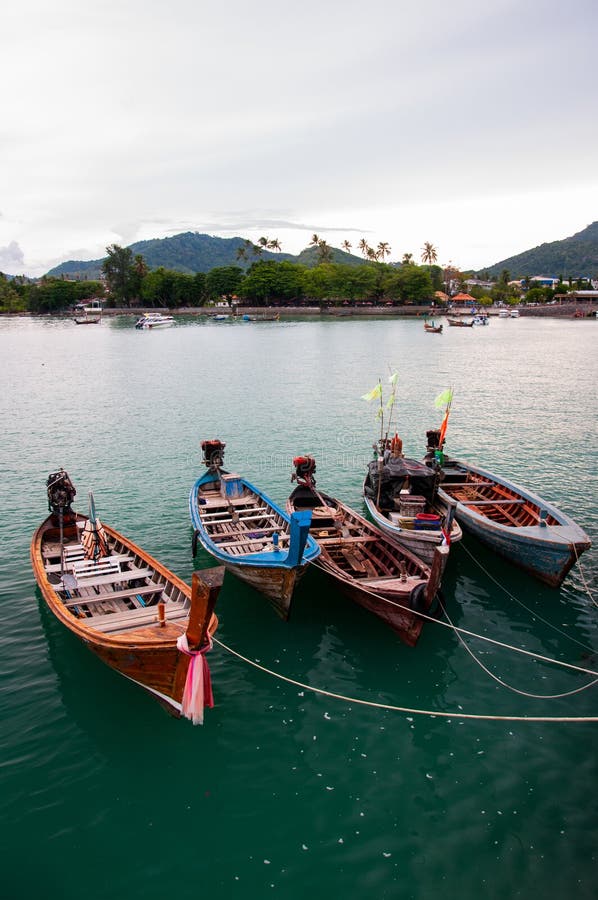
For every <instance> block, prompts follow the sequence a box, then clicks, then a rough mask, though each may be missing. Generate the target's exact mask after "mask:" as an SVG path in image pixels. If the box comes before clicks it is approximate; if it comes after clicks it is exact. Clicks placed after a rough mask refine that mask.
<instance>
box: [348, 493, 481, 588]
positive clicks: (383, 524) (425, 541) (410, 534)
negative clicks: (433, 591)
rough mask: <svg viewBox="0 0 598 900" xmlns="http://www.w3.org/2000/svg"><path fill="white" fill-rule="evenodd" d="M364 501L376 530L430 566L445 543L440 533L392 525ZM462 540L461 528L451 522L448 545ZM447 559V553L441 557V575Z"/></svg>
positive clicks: (366, 498)
mask: <svg viewBox="0 0 598 900" xmlns="http://www.w3.org/2000/svg"><path fill="white" fill-rule="evenodd" d="M364 501H365V505H366V506H367V509H368V512H369V514H370V516H371V517H372V519H373V521H374V522H375V523H376V525H377V526H378V528H380V529H382V531H383V532H384V533H385V534H388V535H389V536H390V537H391V538H393V539H394V540H395V541H397V543H399V544H401V546H402V547H405V548H406V549H407V550H411V552H412V553H415V555H416V556H418V557H419V558H420V559H421V560H423V562H425V563H426V564H427V565H428V566H431V565H432V562H433V560H434V553H435V551H436V547H440V546H441V545H442V544H443V543H444V542H445V537H444V534H442V532H437V531H435V532H426V531H415V530H409V529H406V528H401V527H400V526H398V525H393V523H392V522H390V521H389V520H388V519H387V518H386V516H383V515H382V514H381V513H380V512H379V511H378V509H377V508H376V505H375V503H374V502H373V500H371V499H370V498H369V497H367V496H364ZM462 538H463V532H462V531H461V527H460V526H459V524H458V523H457V522H453V524H452V527H451V534H450V545H452V544H455V543H457V542H458V541H460V540H461V539H462ZM448 557H449V554H448V553H447V554H445V555H443V557H442V572H443V573H444V570H445V568H446V564H447V561H448Z"/></svg>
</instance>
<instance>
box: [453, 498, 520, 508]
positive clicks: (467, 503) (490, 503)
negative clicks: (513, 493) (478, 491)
mask: <svg viewBox="0 0 598 900" xmlns="http://www.w3.org/2000/svg"><path fill="white" fill-rule="evenodd" d="M526 502H527V501H526V500H516V499H515V498H514V497H513V499H512V500H508V499H504V500H459V503H463V504H465V506H500V505H503V506H510V505H511V504H512V503H526Z"/></svg>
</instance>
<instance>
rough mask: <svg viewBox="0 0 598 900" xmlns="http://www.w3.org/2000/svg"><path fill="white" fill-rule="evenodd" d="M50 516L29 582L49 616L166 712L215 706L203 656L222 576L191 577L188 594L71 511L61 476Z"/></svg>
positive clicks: (196, 714) (69, 487)
mask: <svg viewBox="0 0 598 900" xmlns="http://www.w3.org/2000/svg"><path fill="white" fill-rule="evenodd" d="M47 488H48V501H49V508H50V515H49V516H48V518H47V519H46V520H45V521H44V522H43V523H42V524H41V525H40V526H39V528H38V529H37V530H36V531H35V534H34V535H33V539H32V541H31V563H32V566H33V571H34V574H35V579H36V581H37V584H38V586H39V588H40V591H41V593H42V596H43V598H44V600H45V602H46V604H47V605H48V607H49V609H50V610H51V611H52V613H53V614H54V615H55V616H56V618H57V619H58V620H59V622H61V623H62V624H63V625H64V626H65V627H66V628H68V629H69V631H71V632H72V633H73V634H74V635H75V636H76V637H78V638H79V640H81V641H82V642H83V643H84V644H85V645H86V646H87V647H89V649H90V650H91V651H92V652H93V653H95V654H96V656H98V657H99V658H100V659H101V660H102V661H103V662H105V663H106V664H107V665H108V666H110V667H111V668H112V669H115V670H116V671H117V672H120V674H121V675H124V676H125V678H128V679H129V680H131V681H133V682H135V683H136V684H138V685H139V686H140V687H142V688H143V689H144V690H146V691H148V692H149V693H150V694H151V695H153V696H154V697H155V698H156V699H157V700H158V701H159V702H160V703H161V704H162V706H164V707H165V708H166V709H167V710H168V712H170V713H171V714H173V715H175V716H180V715H184V716H186V717H187V718H190V719H192V721H193V722H194V723H196V722H201V721H203V707H204V705H208V706H211V705H213V700H212V695H211V684H210V677H209V671H208V669H207V663H206V660H205V653H206V652H207V651H208V650H209V649H210V647H211V645H212V640H211V636H212V635H213V634H214V632H215V630H216V628H217V624H218V620H217V618H216V616H215V615H214V612H213V610H214V604H215V602H216V597H217V595H218V592H219V590H220V586H221V584H222V579H223V575H224V569H223V568H218V569H209V570H205V571H204V572H202V573H201V575H200V574H199V573H197V572H195V573H194V575H193V585H192V589H191V588H189V586H188V585H186V584H185V582H183V581H181V580H180V579H179V578H177V577H176V575H173V574H172V572H169V571H168V569H166V568H165V566H163V565H162V564H161V563H159V562H158V561H157V560H155V559H154V558H153V557H152V556H150V555H149V553H146V552H145V551H144V550H142V549H141V548H140V547H138V546H137V545H136V544H134V543H133V542H132V541H130V540H128V539H127V538H125V537H123V535H122V534H119V532H118V531H116V530H115V529H114V528H111V527H110V526H108V525H105V524H100V523H99V520H97V518H96V516H95V509H94V506H93V501H92V498H91V496H90V516H89V517H88V516H84V515H81V514H79V513H76V512H74V511H73V509H72V506H71V504H72V502H73V500H74V497H75V494H76V490H75V488H74V486H73V484H72V482H71V480H70V478H69V476H68V474H67V473H66V472H65V471H64V470H62V469H61V470H60V471H59V472H56V473H54V474H52V475H50V476H49V478H48V482H47Z"/></svg>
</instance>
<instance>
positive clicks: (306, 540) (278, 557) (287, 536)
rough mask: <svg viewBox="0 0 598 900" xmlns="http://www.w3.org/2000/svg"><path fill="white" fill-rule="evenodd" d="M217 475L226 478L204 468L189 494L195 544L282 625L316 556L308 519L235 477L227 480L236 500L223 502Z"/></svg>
mask: <svg viewBox="0 0 598 900" xmlns="http://www.w3.org/2000/svg"><path fill="white" fill-rule="evenodd" d="M220 476H223V477H228V476H229V473H227V472H224V471H223V470H219V471H218V472H215V471H214V470H212V469H209V470H208V471H207V472H206V473H205V474H204V475H203V476H202V477H201V478H199V479H198V480H197V481H196V483H195V484H194V486H193V488H192V489H191V493H190V495H189V513H190V516H191V521H192V523H193V527H194V529H195V534H196V536H197V539H198V540H199V541H200V543H201V545H202V546H203V548H204V549H205V550H206V551H207V552H208V553H209V554H210V555H211V556H213V557H214V559H216V560H217V561H218V562H219V563H220V564H221V565H223V566H225V568H226V569H227V571H228V572H230V573H231V574H232V575H236V577H237V578H240V579H241V580H242V581H244V582H245V583H246V584H249V585H250V586H251V587H252V588H254V589H255V590H257V591H259V592H260V593H262V594H264V596H265V597H267V598H268V600H269V601H270V603H271V604H272V606H273V608H274V610H275V611H276V612H277V613H278V615H279V616H280V617H281V618H282V619H284V620H285V621H286V620H288V618H289V616H290V613H291V606H292V600H293V594H294V590H295V587H296V585H297V583H298V581H299V579H300V578H301V575H302V574H303V572H304V571H305V568H306V567H307V565H308V564H309V563H310V562H312V561H313V560H314V559H316V558H317V557H318V556H319V554H320V549H319V547H318V545H317V543H316V542H315V541H314V540H313V538H311V537H310V536H309V522H310V520H311V516H306V515H303V516H301V515H295V516H292V517H291V516H289V515H287V513H285V512H284V510H282V509H280V508H279V507H278V506H277V505H276V504H275V503H274V502H273V501H272V500H270V498H269V497H267V496H266V495H265V494H264V493H263V491H260V490H259V489H258V488H256V487H255V486H254V485H252V484H251V483H250V482H249V481H247V480H246V479H244V478H241V477H240V476H230V477H232V478H233V479H236V481H237V485H236V488H235V491H236V492H237V493H238V494H240V496H236V497H234V498H227V497H226V496H223V495H222V493H221V491H222V487H221V484H222V482H221V480H220ZM219 485H220V487H218V486H219ZM235 504H236V505H235ZM246 523H250V524H246ZM275 531H276V532H277V539H278V545H277V546H275V545H274V543H273V537H274V532H275Z"/></svg>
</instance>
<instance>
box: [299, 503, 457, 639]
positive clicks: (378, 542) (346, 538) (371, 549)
mask: <svg viewBox="0 0 598 900" xmlns="http://www.w3.org/2000/svg"><path fill="white" fill-rule="evenodd" d="M316 499H317V502H319V503H321V502H322V501H324V504H326V505H325V506H320V507H316V508H314V510H313V518H312V526H311V529H310V530H311V533H312V535H313V536H314V537H315V539H316V540H318V541H319V543H320V547H321V549H322V553H321V556H320V558H319V559H318V560H317V562H316V565H317V567H318V568H320V569H322V570H323V571H324V572H325V573H326V574H327V575H328V576H329V577H330V578H331V579H332V580H333V581H334V583H335V584H336V586H337V587H338V588H339V589H340V590H341V591H342V593H343V594H344V595H345V596H347V597H349V598H350V599H351V600H353V601H354V602H355V603H357V604H359V606H361V607H363V608H364V609H365V610H367V611H368V612H370V613H373V614H374V615H375V616H377V617H378V618H379V619H381V620H382V621H383V622H384V623H385V624H387V625H389V626H390V627H391V628H392V629H393V631H394V632H395V633H396V634H397V635H398V636H399V637H400V638H401V640H402V641H403V642H404V643H406V644H408V645H409V646H410V647H414V646H415V645H416V643H417V641H418V639H419V636H420V634H421V631H422V628H423V625H424V622H425V619H424V618H423V616H422V615H421V614H422V613H423V614H425V615H428V614H429V611H430V609H431V606H432V603H433V601H434V597H435V596H436V593H437V591H438V589H439V587H440V581H441V578H442V571H443V570H444V567H445V565H446V556H447V555H448V547H446V546H442V547H437V548H435V553H434V560H433V563H432V566H431V567H430V566H427V565H426V564H425V563H424V562H422V561H421V559H418V558H417V557H416V556H415V554H413V553H412V552H411V551H410V549H409V548H404V547H402V546H401V545H400V544H398V543H397V542H396V541H395V540H394V539H392V538H391V537H390V536H388V535H386V534H385V533H384V532H382V531H381V530H380V529H379V528H377V527H376V526H375V525H372V523H371V522H368V521H367V519H364V518H363V516H360V515H359V514H358V513H356V512H355V511H354V510H352V509H350V507H348V506H346V505H345V504H344V503H341V501H340V500H337V499H336V498H332V497H330V496H329V495H328V494H321V493H319V494H318V495H317V498H316ZM306 502H309V489H308V488H305V487H304V486H299V487H298V488H297V489H296V490H295V491H294V492H293V493H292V494H291V497H290V498H289V500H288V502H287V509H288V510H289V511H293V510H296V509H298V508H304V504H305V503H306ZM339 529H340V530H339ZM356 548H357V556H356V555H355V554H356Z"/></svg>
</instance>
